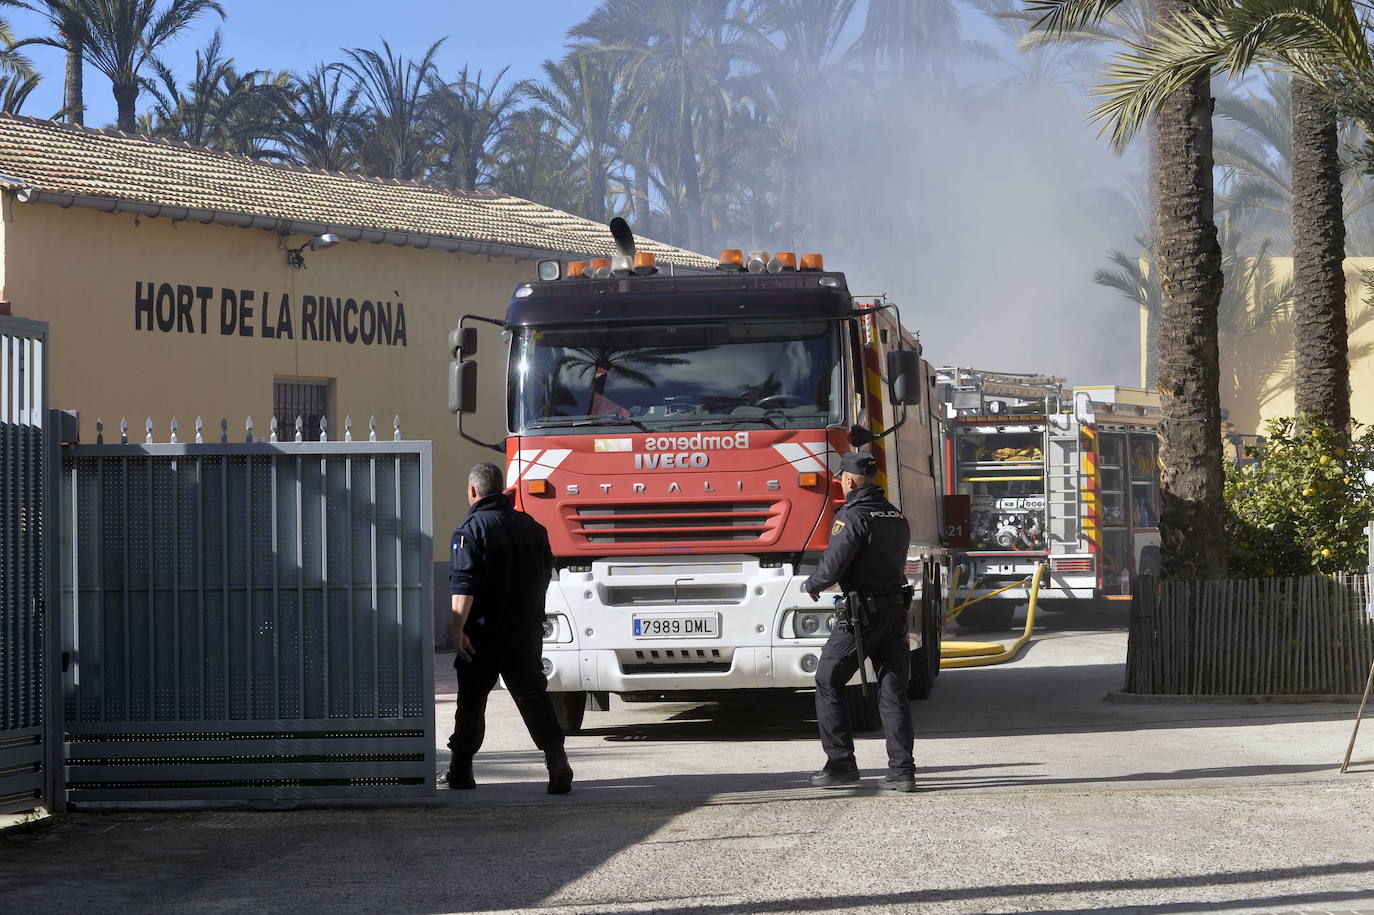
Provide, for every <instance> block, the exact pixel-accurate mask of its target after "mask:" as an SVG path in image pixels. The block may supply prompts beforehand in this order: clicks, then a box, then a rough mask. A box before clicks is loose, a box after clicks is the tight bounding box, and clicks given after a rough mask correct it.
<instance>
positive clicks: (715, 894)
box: [0, 615, 1374, 913]
mask: <svg viewBox="0 0 1374 915" xmlns="http://www.w3.org/2000/svg"><path fill="white" fill-rule="evenodd" d="M1045 621H1046V624H1047V625H1046V627H1045V631H1044V632H1043V633H1042V634H1041V635H1040V636H1039V638H1038V639H1037V641H1036V642H1035V643H1033V644H1032V645H1031V646H1030V648H1029V650H1028V652H1027V654H1026V655H1025V656H1024V658H1023V659H1021V660H1020V661H1018V662H1017V663H1016V664H1014V665H1009V666H1004V667H996V668H985V669H974V670H958V671H946V672H945V673H944V674H943V675H942V676H941V678H940V681H939V685H938V688H937V691H936V695H935V697H934V698H933V699H931V700H929V701H927V702H922V703H916V704H915V705H914V706H913V708H914V709H915V711H916V721H917V727H918V734H919V739H918V742H917V759H918V764H920V765H922V766H923V769H922V770H921V771H920V772H919V773H918V778H919V779H920V781H921V784H922V785H923V786H924V788H925V789H926V790H923V791H922V792H920V793H918V794H915V795H905V796H890V795H879V794H878V792H877V791H876V789H875V788H874V787H873V786H872V782H873V781H874V778H876V777H878V776H880V775H881V772H882V764H883V751H882V742H881V739H880V738H879V737H877V736H870V737H867V738H865V739H863V740H862V741H861V742H860V747H859V760H860V764H861V765H862V766H864V767H865V769H866V773H867V774H869V775H871V776H873V777H874V778H870V779H868V780H867V784H865V785H863V786H861V787H859V788H858V789H855V790H852V791H850V790H846V791H835V792H818V791H815V790H813V789H810V788H807V787H805V785H804V779H805V775H806V773H808V772H809V771H811V770H812V769H814V768H816V767H817V765H818V764H819V762H820V754H819V749H818V745H817V743H816V740H815V734H814V727H815V725H814V722H807V721H805V720H803V719H802V717H801V715H800V713H799V709H798V704H797V703H796V702H775V703H770V704H768V705H767V706H766V707H764V708H762V709H760V708H757V707H754V708H742V707H728V706H716V705H701V704H695V705H693V704H647V703H636V704H628V705H627V704H620V703H616V704H615V705H614V707H613V709H612V711H610V712H608V713H603V714H597V713H590V712H589V713H588V716H587V729H586V731H585V732H584V733H583V734H580V735H577V736H575V737H573V738H570V740H569V749H570V755H571V757H572V760H573V765H574V767H575V768H576V769H577V773H578V781H577V785H576V789H575V790H574V792H573V793H572V794H571V795H569V796H568V797H565V798H548V797H546V796H545V795H544V794H543V771H542V766H541V765H540V761H539V759H538V757H537V755H536V754H535V753H534V752H533V751H532V750H531V749H530V747H529V744H528V738H527V737H526V736H525V735H524V733H523V730H522V728H521V727H520V724H519V718H518V715H516V713H515V711H514V708H513V706H512V705H511V704H510V702H509V701H508V699H507V698H506V697H505V696H504V694H502V695H498V696H496V697H494V700H493V707H492V715H491V724H490V727H489V733H488V745H487V748H486V749H485V750H484V751H483V754H482V756H481V757H479V765H478V767H477V778H478V780H479V782H480V783H481V786H480V788H479V790H477V791H473V792H448V791H444V792H441V793H440V795H439V797H438V798H436V799H435V800H434V801H433V802H431V803H428V804H423V805H417V806H413V807H406V808H395V807H385V806H378V805H369V804H356V805H352V806H349V807H345V808H342V809H341V808H332V809H319V808H316V809H306V810H297V811H289V812H278V813H254V812H239V811H206V812H194V813H164V812H136V813H112V814H98V813H82V814H76V815H74V816H72V817H70V818H69V819H68V820H67V821H65V822H63V823H53V824H48V825H46V826H39V827H36V828H31V829H28V830H24V831H19V832H16V831H15V830H10V831H8V832H7V833H5V834H3V839H0V900H2V901H3V903H0V905H2V906H3V908H4V910H5V911H7V912H8V911H15V912H21V911H73V910H84V911H90V912H100V911H134V910H149V909H165V910H176V911H186V912H229V911H234V912H241V911H245V910H247V911H284V912H314V911H322V910H338V909H350V910H364V911H381V910H386V911H395V912H407V913H409V912H414V913H439V912H504V911H538V912H622V911H623V912H642V911H654V912H698V913H727V912H831V911H846V912H851V911H852V912H889V911H915V910H919V911H922V912H925V911H930V912H988V911H1083V910H1097V911H1111V912H1146V913H1173V912H1198V911H1208V912H1228V913H1230V912H1244V911H1304V912H1311V911H1354V910H1368V911H1371V912H1374V722H1371V723H1370V725H1369V727H1368V728H1367V730H1366V731H1365V734H1366V735H1367V736H1368V739H1367V740H1362V741H1361V745H1360V747H1359V750H1358V752H1357V754H1356V756H1357V758H1358V759H1362V760H1366V761H1367V762H1364V763H1362V764H1361V765H1360V766H1358V767H1357V768H1358V770H1359V771H1357V772H1356V773H1355V774H1351V775H1345V776H1341V775H1339V774H1338V773H1337V769H1338V765H1339V761H1340V757H1341V755H1342V754H1343V752H1344V749H1345V743H1346V741H1347V740H1348V738H1349V734H1350V723H1351V720H1352V717H1353V713H1354V709H1353V707H1351V706H1344V705H1320V704H1302V705H1234V704H1155V703H1151V704H1126V703H1119V702H1108V701H1104V698H1103V697H1104V696H1105V695H1106V694H1107V693H1108V692H1110V691H1112V690H1115V689H1116V688H1118V687H1119V685H1120V682H1121V676H1122V667H1121V665H1122V660H1123V657H1124V651H1125V635H1124V633H1123V632H1122V631H1121V630H1120V626H1119V622H1120V620H1119V619H1116V618H1113V617H1095V618H1086V619H1085V618H1081V617H1080V618H1072V617H1065V616H1062V615H1061V616H1054V615H1049V616H1047V617H1046V619H1045ZM447 660H448V659H447V658H446V657H444V658H441V661H442V662H445V663H441V664H439V665H437V666H438V667H440V670H441V673H440V676H439V685H438V689H439V692H440V715H441V721H443V719H445V718H446V717H447V716H448V715H450V714H451V710H452V701H453V697H452V690H453V685H452V676H451V671H450V670H449V669H448V668H447V666H446V662H447ZM443 729H444V725H443V724H441V731H442V730H443ZM445 736H446V735H445Z"/></svg>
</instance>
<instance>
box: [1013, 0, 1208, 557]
mask: <svg viewBox="0 0 1374 915" xmlns="http://www.w3.org/2000/svg"><path fill="white" fill-rule="evenodd" d="M1121 2H1122V0H1032V2H1031V3H1030V4H1029V5H1030V6H1031V7H1032V8H1034V9H1036V10H1037V11H1039V12H1041V13H1042V14H1043V16H1044V18H1043V20H1042V27H1044V28H1046V29H1048V30H1050V31H1057V32H1065V33H1071V32H1072V31H1073V30H1074V29H1078V28H1081V27H1082V26H1084V25H1085V24H1088V23H1092V22H1094V21H1097V20H1099V19H1100V18H1101V16H1102V15H1103V14H1104V13H1106V12H1109V11H1110V10H1112V9H1114V8H1115V7H1117V6H1120V5H1121ZM1204 2H1207V0H1196V3H1197V4H1199V5H1200V4H1202V3H1204ZM1195 12H1196V9H1195V4H1194V2H1190V0H1157V3H1156V15H1157V17H1158V24H1157V28H1160V29H1163V28H1168V27H1170V26H1171V25H1173V24H1175V23H1177V22H1179V21H1180V20H1181V19H1183V18H1184V17H1189V16H1192V15H1193V14H1195ZM1189 21H1192V20H1191V19H1190V20H1189ZM1211 107H1212V97H1211V80H1210V77H1209V75H1208V73H1207V72H1206V71H1204V72H1202V73H1200V74H1195V75H1194V76H1193V77H1192V78H1191V79H1189V80H1183V81H1180V82H1179V83H1178V84H1177V85H1176V86H1174V87H1172V89H1171V91H1170V92H1169V93H1167V94H1165V95H1164V96H1163V97H1162V98H1161V99H1160V100H1159V103H1158V104H1157V105H1155V106H1153V107H1152V108H1151V111H1152V112H1153V114H1154V128H1155V130H1154V136H1153V137H1152V140H1153V143H1152V150H1151V154H1152V160H1153V161H1152V166H1153V171H1154V174H1155V180H1154V197H1155V202H1156V206H1155V233H1156V249H1157V269H1158V271H1159V275H1160V286H1161V289H1162V290H1163V298H1162V303H1161V312H1162V320H1161V321H1160V330H1159V344H1158V345H1159V353H1160V360H1159V362H1160V364H1159V377H1158V389H1159V393H1160V399H1161V402H1162V406H1163V414H1164V421H1163V422H1162V423H1161V424H1160V448H1159V461H1160V468H1161V470H1160V496H1161V501H1162V503H1163V510H1162V513H1161V517H1160V535H1161V541H1162V542H1161V548H1160V551H1161V559H1162V563H1163V570H1164V573H1165V574H1166V575H1168V576H1171V577H1178V578H1223V577H1225V575H1226V567H1227V559H1228V550H1227V545H1226V538H1225V533H1224V531H1223V530H1222V525H1221V518H1222V485H1223V481H1222V463H1221V403H1220V355H1219V352H1218V348H1217V307H1218V304H1219V302H1220V299H1221V293H1222V288H1223V286H1222V282H1223V281H1222V273H1221V249H1220V246H1219V245H1218V243H1217V229H1216V225H1215V223H1214V222H1213V218H1212V210H1213V191H1212V117H1211Z"/></svg>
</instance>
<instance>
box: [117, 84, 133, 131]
mask: <svg viewBox="0 0 1374 915" xmlns="http://www.w3.org/2000/svg"><path fill="white" fill-rule="evenodd" d="M113 89H114V97H115V108H116V110H117V111H118V121H117V126H118V127H119V129H120V130H122V131H124V132H125V133H133V132H134V131H135V130H136V129H137V128H136V117H137V116H136V113H135V106H136V105H137V103H138V83H114V84H113Z"/></svg>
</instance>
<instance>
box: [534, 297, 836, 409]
mask: <svg viewBox="0 0 1374 915" xmlns="http://www.w3.org/2000/svg"><path fill="white" fill-rule="evenodd" d="M839 353H840V349H839V330H838V326H837V325H836V324H834V323H832V322H827V321H813V322H803V323H797V322H790V323H779V322H747V321H741V322H739V323H735V324H724V323H716V324H678V325H648V324H646V325H615V326H606V325H583V326H578V327H573V328H527V329H524V330H523V331H520V332H519V333H518V335H517V336H516V338H515V340H514V341H513V343H512V351H511V360H510V373H511V378H510V391H511V402H510V416H509V420H510V428H511V431H512V432H514V433H515V434H521V433H525V432H533V431H536V430H539V431H543V430H550V431H553V430H558V429H567V428H570V427H587V431H588V432H592V431H595V430H596V428H597V427H599V426H604V427H618V426H630V427H639V428H642V429H646V430H649V431H653V430H655V429H671V428H678V427H690V426H730V425H739V426H747V425H762V426H770V427H773V428H778V429H802V428H810V429H815V428H821V427H824V426H826V425H829V424H831V423H836V422H840V421H841V420H842V419H843V398H842V397H839V396H836V393H835V392H836V391H838V390H839V389H840V379H841V377H842V374H841V372H842V367H841V363H840V356H839ZM579 431H581V430H580V429H579Z"/></svg>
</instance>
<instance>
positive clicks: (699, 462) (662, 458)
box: [635, 451, 711, 470]
mask: <svg viewBox="0 0 1374 915" xmlns="http://www.w3.org/2000/svg"><path fill="white" fill-rule="evenodd" d="M710 463H711V458H710V457H709V456H707V454H706V452H704V451H696V452H693V453H692V454H688V453H687V452H685V451H683V452H680V453H678V454H636V455H635V470H688V469H691V470H700V469H702V468H703V467H706V466H708V465H709V464H710Z"/></svg>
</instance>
